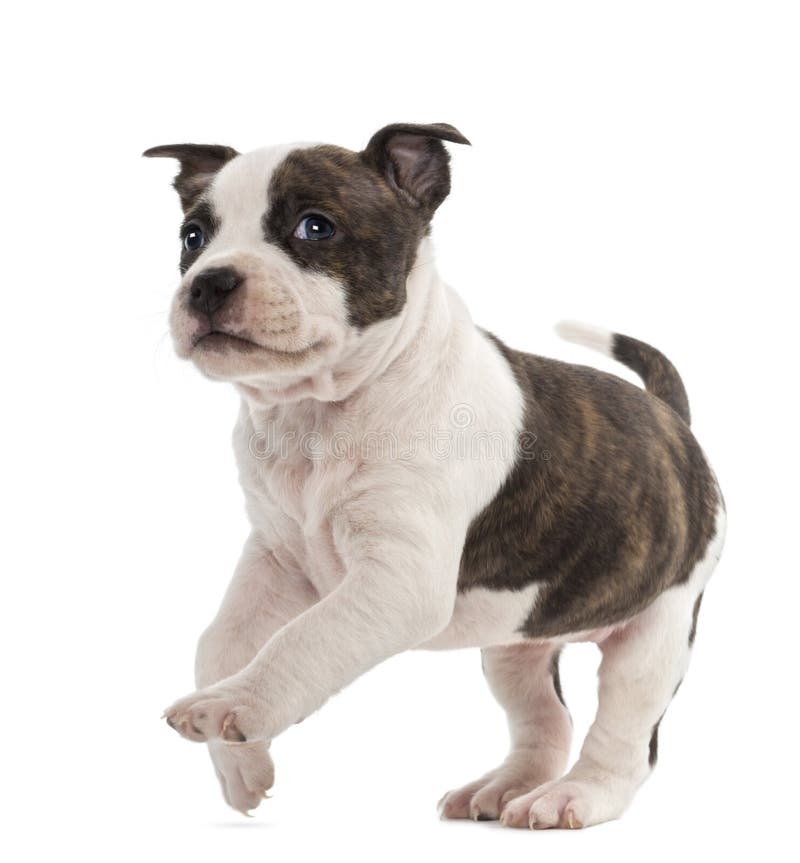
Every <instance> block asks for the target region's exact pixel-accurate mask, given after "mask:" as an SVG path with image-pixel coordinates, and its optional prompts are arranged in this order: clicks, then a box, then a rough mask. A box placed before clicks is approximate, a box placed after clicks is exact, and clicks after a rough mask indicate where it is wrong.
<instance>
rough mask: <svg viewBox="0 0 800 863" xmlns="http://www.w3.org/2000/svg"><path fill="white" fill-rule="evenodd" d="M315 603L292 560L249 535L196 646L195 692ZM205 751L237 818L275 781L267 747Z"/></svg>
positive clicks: (232, 669) (239, 664)
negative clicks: (227, 585) (211, 618)
mask: <svg viewBox="0 0 800 863" xmlns="http://www.w3.org/2000/svg"><path fill="white" fill-rule="evenodd" d="M318 600H319V595H318V594H317V592H316V590H315V589H314V587H313V585H312V584H311V583H310V582H309V581H308V579H307V578H306V577H305V576H304V574H303V573H302V572H301V571H300V570H299V569H298V568H297V567H296V566H295V565H294V564H293V563H292V562H291V560H290V559H287V558H286V556H285V555H281V554H276V552H275V551H273V550H272V549H270V548H268V547H267V545H266V544H265V543H264V542H263V541H262V540H261V538H260V537H259V535H258V534H257V533H255V532H254V533H253V534H251V535H250V537H249V538H248V539H247V541H246V542H245V545H244V549H243V550H242V555H241V557H240V559H239V563H238V565H237V567H236V572H235V573H234V576H233V580H232V581H231V583H230V586H229V587H228V589H227V591H226V592H225V597H224V599H223V600H222V604H221V606H220V608H219V611H218V612H217V614H216V616H215V618H214V620H213V621H212V622H211V623H210V624H209V626H208V627H207V628H206V630H205V631H204V632H203V634H202V635H201V636H200V640H199V642H198V644H197V653H196V657H195V684H196V685H197V687H198V688H202V687H205V686H210V685H212V684H214V683H217V682H218V681H220V680H222V679H223V678H226V677H229V676H230V675H232V674H235V673H236V672H237V671H240V670H241V669H242V668H244V667H245V666H246V665H247V663H248V662H250V660H251V659H252V658H253V657H254V656H255V655H256V654H257V653H258V651H259V649H260V648H261V647H263V646H264V645H265V644H266V643H267V641H269V639H270V638H271V637H272V635H273V634H274V633H275V632H277V630H278V629H280V628H281V627H282V626H284V625H285V624H286V623H288V622H289V621H290V620H293V619H294V618H295V617H297V616H298V615H299V614H301V613H302V612H303V611H305V609H306V608H308V607H309V606H310V605H313V604H314V603H315V602H316V601H318ZM208 750H209V754H210V755H211V761H212V763H213V765H214V771H215V773H216V775H217V779H218V780H219V784H220V787H221V789H222V795H223V797H224V798H225V800H226V802H227V803H228V805H229V806H231V807H233V808H234V809H238V810H239V811H240V812H248V811H249V810H250V809H255V808H256V807H257V806H258V805H259V803H260V802H261V800H262V799H263V798H264V796H265V794H266V792H267V791H268V790H269V789H270V788H271V787H272V783H273V781H274V777H275V771H274V767H273V764H272V758H271V757H270V754H269V742H268V741H264V740H258V741H256V742H254V743H249V744H244V745H242V746H228V745H227V744H226V743H224V742H223V741H221V740H210V741H209V743H208Z"/></svg>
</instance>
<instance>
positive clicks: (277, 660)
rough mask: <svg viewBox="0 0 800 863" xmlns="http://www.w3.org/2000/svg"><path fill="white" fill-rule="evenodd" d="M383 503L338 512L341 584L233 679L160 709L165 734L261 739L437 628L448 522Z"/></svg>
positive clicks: (449, 564)
mask: <svg viewBox="0 0 800 863" xmlns="http://www.w3.org/2000/svg"><path fill="white" fill-rule="evenodd" d="M392 492H396V489H392ZM391 503H392V506H391V508H390V509H389V508H388V507H387V501H386V500H385V499H384V500H372V499H369V497H368V496H367V497H361V498H359V499H358V501H356V502H354V504H353V505H352V506H350V507H345V506H343V507H341V508H340V509H339V511H338V512H337V514H336V515H335V517H334V519H333V522H332V534H333V540H334V543H335V545H336V548H337V551H338V552H339V555H340V556H341V558H342V561H343V563H344V564H345V567H346V572H347V574H346V577H345V578H344V580H343V581H342V582H341V584H340V585H339V586H338V587H337V588H336V589H335V590H334V591H333V592H332V593H330V594H328V595H327V596H326V597H325V598H324V599H322V600H320V602H318V603H317V604H316V605H314V606H312V607H311V608H309V609H307V610H306V611H304V612H303V613H302V614H301V615H300V616H299V617H297V618H296V619H295V620H293V621H292V622H291V623H289V624H287V625H286V626H284V627H283V628H282V629H280V630H278V632H276V633H275V635H273V637H272V638H271V639H270V640H269V642H268V643H267V644H266V645H265V646H264V647H263V648H262V649H261V650H260V651H259V652H258V654H257V655H256V656H255V657H254V658H253V660H252V661H251V662H250V663H248V665H247V666H246V667H245V668H244V669H242V670H241V671H240V672H238V673H236V674H233V675H232V676H230V677H227V678H226V679H224V680H222V681H220V682H218V683H216V684H214V685H212V686H208V687H206V688H205V689H202V690H200V691H198V692H195V693H194V694H192V695H189V696H187V697H185V698H182V699H180V700H179V701H177V702H176V703H175V704H174V705H173V706H172V707H170V708H169V709H168V710H167V719H168V721H169V722H170V724H171V725H172V726H173V727H175V728H176V729H177V730H178V731H180V733H181V734H183V736H184V737H187V738H188V739H190V740H197V741H207V740H216V739H221V740H224V741H227V742H228V743H245V742H247V743H252V742H253V741H256V740H270V739H272V738H273V737H275V736H276V735H277V734H279V733H280V732H282V731H284V730H285V729H286V728H288V727H289V726H290V725H292V724H293V723H296V722H299V721H300V720H301V719H303V718H304V717H305V716H308V715H309V714H310V713H312V712H313V711H315V710H317V709H318V708H319V707H321V706H322V704H323V703H324V702H325V701H326V700H327V699H328V698H329V697H330V696H331V695H333V694H334V693H336V692H337V691H338V690H340V689H341V688H342V687H344V686H346V685H347V684H348V683H350V682H351V681H353V680H355V679H356V678H357V677H359V676H360V675H361V674H363V673H364V672H365V671H367V670H368V669H370V668H372V667H373V666H374V665H377V664H378V663H379V662H381V661H382V660H384V659H387V658H388V657H389V656H392V655H393V654H396V653H399V652H401V651H404V650H407V649H409V648H412V647H414V646H416V645H418V644H419V643H421V642H423V641H425V640H427V639H429V638H432V637H433V636H434V635H435V634H436V633H437V632H439V631H440V630H441V629H443V628H444V627H445V626H446V625H447V623H448V621H449V620H450V617H451V615H452V610H453V604H454V602H455V590H456V579H457V567H458V552H460V548H461V546H460V544H459V542H458V537H457V536H455V535H454V532H455V529H454V527H453V526H452V525H453V523H454V522H455V521H456V519H452V520H447V519H444V518H443V517H442V516H441V514H440V513H438V512H435V511H433V510H430V509H428V508H427V507H425V506H424V503H423V504H420V503H419V501H414V503H413V508H411V507H409V508H407V507H405V506H403V503H402V501H401V500H398V496H397V495H396V494H393V495H392V501H391ZM376 513H381V514H382V515H383V517H384V518H385V519H387V520H388V522H389V523H388V524H387V523H384V522H383V521H378V520H377V519H376ZM402 516H405V518H403V517H402ZM454 549H455V554H454Z"/></svg>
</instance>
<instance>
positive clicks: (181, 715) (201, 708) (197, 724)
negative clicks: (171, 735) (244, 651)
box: [164, 685, 266, 743]
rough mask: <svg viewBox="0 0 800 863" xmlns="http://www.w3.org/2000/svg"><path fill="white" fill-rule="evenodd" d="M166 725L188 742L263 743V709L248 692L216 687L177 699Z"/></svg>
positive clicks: (170, 710) (166, 715)
mask: <svg viewBox="0 0 800 863" xmlns="http://www.w3.org/2000/svg"><path fill="white" fill-rule="evenodd" d="M164 718H165V719H166V720H167V724H168V725H169V726H170V727H171V728H174V729H175V730H176V731H177V732H178V733H179V734H182V735H183V736H184V737H185V738H186V739H187V740H194V741H196V742H198V743H203V742H208V741H210V740H225V741H227V742H228V743H245V742H247V741H250V742H252V741H254V740H259V739H261V740H263V739H264V738H265V736H266V735H265V734H264V729H265V726H266V717H265V715H264V710H263V707H262V706H261V705H260V704H259V703H258V700H257V699H256V698H254V696H253V695H252V693H250V692H249V691H247V690H246V689H243V688H240V687H237V686H232V685H216V686H210V687H208V688H207V689H201V690H199V691H198V692H194V693H192V695H187V696H185V697H184V698H180V699H178V701H176V702H175V703H174V704H173V705H172V706H171V707H168V708H167V709H166V710H165V711H164Z"/></svg>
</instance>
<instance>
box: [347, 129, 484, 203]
mask: <svg viewBox="0 0 800 863" xmlns="http://www.w3.org/2000/svg"><path fill="white" fill-rule="evenodd" d="M442 141H452V142H453V143H455V144H469V141H468V140H467V139H466V138H465V137H464V136H463V135H462V134H461V132H459V131H458V129H456V128H455V127H453V126H450V125H448V124H447V123H431V124H429V125H427V126H417V125H414V124H412V123H393V124H392V125H391V126H385V127H384V128H383V129H381V130H380V131H378V132H376V133H375V134H374V135H373V136H372V138H371V139H370V142H369V144H367V147H366V149H365V150H364V152H363V153H362V154H361V156H362V158H363V159H364V160H365V161H366V162H367V163H368V164H370V165H372V166H373V167H374V168H375V169H376V170H377V171H379V172H380V173H381V174H383V175H384V176H385V177H386V179H387V180H388V181H389V183H390V184H391V185H392V186H393V187H394V188H395V189H396V190H397V191H398V192H399V193H400V195H401V197H403V198H404V199H405V200H406V201H408V203H410V204H412V205H413V206H416V207H420V208H421V209H423V210H424V211H425V214H426V216H427V217H428V218H430V217H431V216H432V215H433V213H434V211H435V210H436V208H437V207H438V206H439V204H441V203H442V201H443V200H444V199H445V198H446V197H447V195H448V193H449V192H450V168H449V164H450V154H449V153H448V152H447V150H446V149H445V146H444V144H442Z"/></svg>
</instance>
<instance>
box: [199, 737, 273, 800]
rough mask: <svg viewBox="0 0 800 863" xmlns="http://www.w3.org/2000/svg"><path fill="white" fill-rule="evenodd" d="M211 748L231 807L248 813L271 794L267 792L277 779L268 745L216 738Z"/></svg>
mask: <svg viewBox="0 0 800 863" xmlns="http://www.w3.org/2000/svg"><path fill="white" fill-rule="evenodd" d="M208 751H209V754H210V755H211V760H212V762H213V763H214V771H215V772H216V774H217V779H219V784H220V787H221V788H222V796H223V797H224V798H225V802H226V803H227V804H228V806H230V807H231V808H233V809H236V810H238V811H239V812H241V813H242V814H243V815H247V814H248V813H249V812H250V810H251V809H255V808H257V807H258V805H259V804H260V803H261V801H262V800H263V799H264V798H265V797H268V796H269V795H268V794H267V791H269V789H270V788H272V783H273V782H274V780H275V768H274V766H273V764H272V758H271V757H270V754H269V749H268V744H266V743H264V742H263V741H258V742H256V743H245V744H242V745H240V746H231V745H230V744H228V743H223V742H222V741H220V740H212V741H211V742H210V743H209V744H208Z"/></svg>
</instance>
